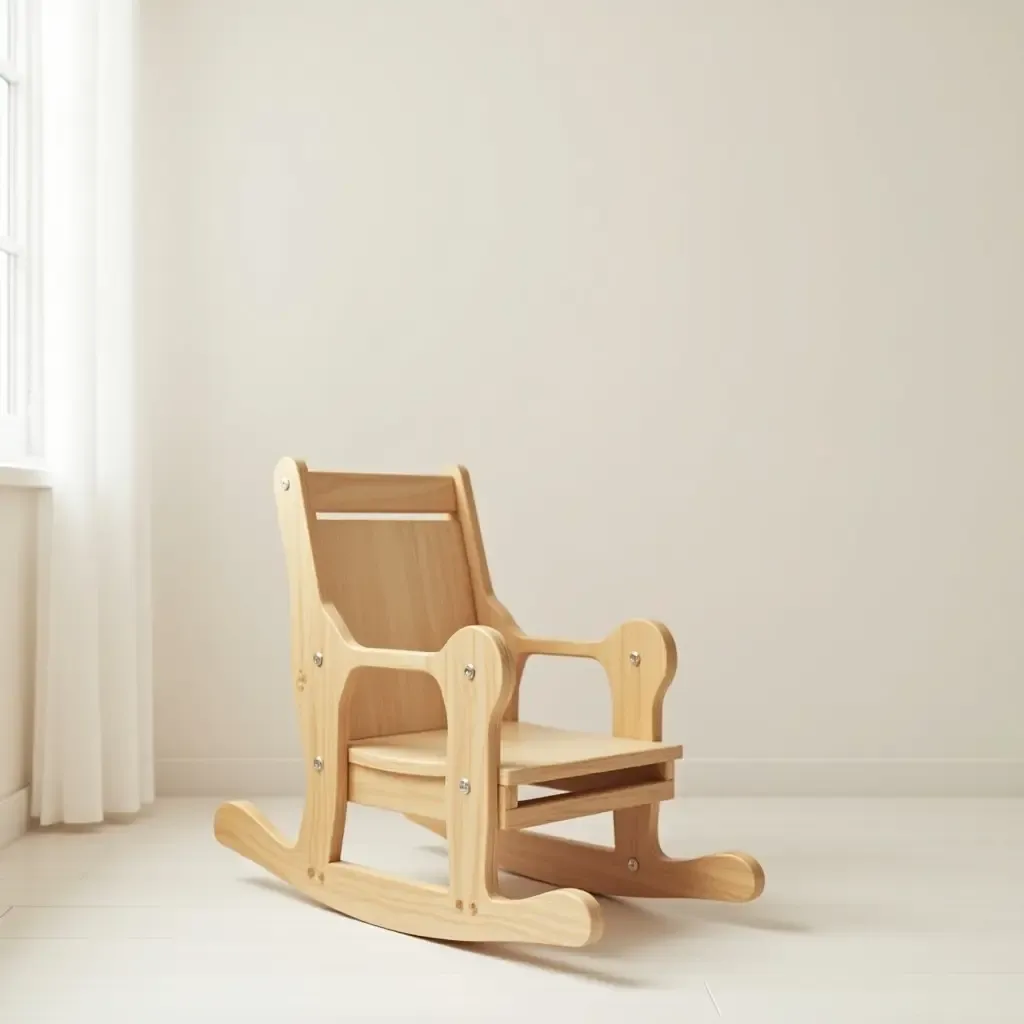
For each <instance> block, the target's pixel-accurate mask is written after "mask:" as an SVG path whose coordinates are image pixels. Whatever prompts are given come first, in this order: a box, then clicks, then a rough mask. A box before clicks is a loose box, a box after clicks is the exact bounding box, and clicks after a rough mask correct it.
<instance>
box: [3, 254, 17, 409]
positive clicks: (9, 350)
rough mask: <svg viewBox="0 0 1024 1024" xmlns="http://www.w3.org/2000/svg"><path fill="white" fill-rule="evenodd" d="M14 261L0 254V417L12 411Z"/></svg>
mask: <svg viewBox="0 0 1024 1024" xmlns="http://www.w3.org/2000/svg"><path fill="white" fill-rule="evenodd" d="M13 263H14V259H13V258H12V257H11V256H8V255H7V253H5V252H0V416H2V415H3V414H4V413H9V412H13V411H14V350H13V346H12V338H11V322H12V320H13V317H12V316H11V272H12V270H13V269H14V267H13Z"/></svg>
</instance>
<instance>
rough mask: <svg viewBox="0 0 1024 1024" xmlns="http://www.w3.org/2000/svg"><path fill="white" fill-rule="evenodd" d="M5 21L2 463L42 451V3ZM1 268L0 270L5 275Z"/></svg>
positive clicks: (1, 67)
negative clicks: (38, 91)
mask: <svg viewBox="0 0 1024 1024" xmlns="http://www.w3.org/2000/svg"><path fill="white" fill-rule="evenodd" d="M5 6H6V8H7V10H6V12H4V11H3V9H2V8H0V18H2V17H4V15H5V13H6V16H7V17H8V19H9V21H8V26H7V35H8V39H9V49H8V53H3V54H0V78H3V79H4V81H5V82H6V83H7V103H8V111H7V113H8V117H7V131H8V154H9V158H10V159H9V167H8V174H7V181H8V196H7V201H8V202H9V204H10V205H9V209H8V223H7V231H6V234H0V251H3V252H4V253H5V254H6V256H7V258H6V260H5V261H4V262H6V263H7V268H6V269H7V272H8V273H9V274H10V280H9V295H10V304H9V306H8V308H6V309H3V310H0V316H4V317H6V318H7V332H6V333H7V341H6V344H4V343H3V341H2V339H0V360H2V361H3V375H2V382H0V463H6V464H17V463H24V462H29V461H35V459H36V458H38V456H40V455H41V454H42V451H41V418H40V417H41V402H40V398H41V394H40V388H39V383H40V379H39V378H40V372H41V364H42V359H41V352H40V351H39V347H38V343H37V342H38V338H39V336H40V332H39V331H38V330H37V329H36V328H37V326H38V322H39V318H38V315H36V302H35V300H36V293H37V289H36V288H35V287H34V286H35V284H36V282H37V281H38V273H37V268H38V265H39V260H38V256H39V254H38V251H37V248H38V247H37V245H36V244H35V242H36V239H38V237H39V233H38V230H37V223H36V221H37V217H36V209H37V203H36V201H35V200H36V195H35V193H36V191H37V189H36V187H35V186H36V181H37V178H36V176H35V174H34V171H35V169H36V168H37V167H38V164H39V161H38V159H37V152H36V145H37V142H38V138H39V133H38V131H37V130H36V127H35V114H36V104H35V103H34V96H33V93H34V92H35V90H34V88H33V87H34V85H35V79H36V75H35V70H36V68H37V67H38V61H37V60H36V59H35V55H36V47H37V45H38V32H36V31H35V17H36V15H37V13H38V12H37V0H6V5H5ZM2 272H3V268H0V273H2Z"/></svg>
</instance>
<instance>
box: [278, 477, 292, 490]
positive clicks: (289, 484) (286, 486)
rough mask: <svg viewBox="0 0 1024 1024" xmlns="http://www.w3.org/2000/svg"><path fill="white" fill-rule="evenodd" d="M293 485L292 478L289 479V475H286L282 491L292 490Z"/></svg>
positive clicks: (282, 481)
mask: <svg viewBox="0 0 1024 1024" xmlns="http://www.w3.org/2000/svg"><path fill="white" fill-rule="evenodd" d="M291 487H292V482H291V480H289V479H288V477H284V478H283V479H282V480H281V490H282V491H290V490H291Z"/></svg>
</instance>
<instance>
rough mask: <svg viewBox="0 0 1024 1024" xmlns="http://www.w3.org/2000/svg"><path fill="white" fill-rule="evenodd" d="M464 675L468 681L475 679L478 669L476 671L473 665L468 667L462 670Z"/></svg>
mask: <svg viewBox="0 0 1024 1024" xmlns="http://www.w3.org/2000/svg"><path fill="white" fill-rule="evenodd" d="M462 674H463V675H464V676H465V677H466V678H467V679H475V678H476V669H475V668H474V667H473V666H472V665H467V666H466V667H465V668H464V669H463V670H462Z"/></svg>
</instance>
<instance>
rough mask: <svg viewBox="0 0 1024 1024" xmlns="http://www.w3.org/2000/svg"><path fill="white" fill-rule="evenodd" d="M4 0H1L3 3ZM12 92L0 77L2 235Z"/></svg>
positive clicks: (7, 203) (6, 217)
mask: <svg viewBox="0 0 1024 1024" xmlns="http://www.w3.org/2000/svg"><path fill="white" fill-rule="evenodd" d="M2 2H3V0H0V3H2ZM10 211H11V93H10V86H8V84H7V82H6V81H4V79H2V78H0V235H9V234H10V233H11V228H10V224H11V220H10Z"/></svg>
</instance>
